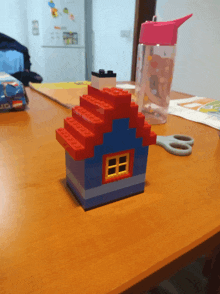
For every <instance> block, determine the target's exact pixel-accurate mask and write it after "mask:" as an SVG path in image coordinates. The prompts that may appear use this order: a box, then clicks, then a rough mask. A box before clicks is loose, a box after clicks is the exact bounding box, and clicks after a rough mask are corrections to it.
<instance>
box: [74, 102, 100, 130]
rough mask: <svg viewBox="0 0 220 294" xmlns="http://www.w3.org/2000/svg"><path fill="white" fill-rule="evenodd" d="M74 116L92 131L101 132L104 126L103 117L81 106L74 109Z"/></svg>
mask: <svg viewBox="0 0 220 294" xmlns="http://www.w3.org/2000/svg"><path fill="white" fill-rule="evenodd" d="M72 116H73V118H75V119H76V120H77V121H79V122H80V123H81V124H82V125H83V126H85V127H86V128H87V129H89V130H90V131H91V132H94V133H100V132H102V130H103V128H104V126H103V125H104V121H103V120H102V119H100V118H99V117H97V116H95V115H94V114H93V113H91V112H89V111H88V110H87V109H85V108H83V107H81V106H76V107H74V108H73V109H72Z"/></svg>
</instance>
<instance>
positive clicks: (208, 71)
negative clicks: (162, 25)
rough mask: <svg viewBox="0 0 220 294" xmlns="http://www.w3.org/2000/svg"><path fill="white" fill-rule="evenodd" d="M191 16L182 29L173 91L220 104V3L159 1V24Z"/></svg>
mask: <svg viewBox="0 0 220 294" xmlns="http://www.w3.org/2000/svg"><path fill="white" fill-rule="evenodd" d="M190 13H193V16H192V17H191V19H189V20H187V21H186V22H185V23H184V24H183V25H182V26H181V27H180V28H179V29H178V42H177V55H176V64H175V69H174V77H173V84H172V90H174V91H179V92H184V93H189V94H192V95H197V96H200V97H209V98H214V99H218V100H220V91H219V90H220V87H219V77H220V66H219V65H220V55H219V52H220V17H219V16H220V1H219V0H157V13H156V14H157V16H158V21H167V20H172V19H177V18H180V17H183V16H185V15H187V14H190Z"/></svg>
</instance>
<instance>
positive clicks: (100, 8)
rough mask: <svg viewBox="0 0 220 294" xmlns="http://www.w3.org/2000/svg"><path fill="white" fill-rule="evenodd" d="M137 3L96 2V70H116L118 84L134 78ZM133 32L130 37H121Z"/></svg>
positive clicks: (99, 0) (94, 43)
mask: <svg viewBox="0 0 220 294" xmlns="http://www.w3.org/2000/svg"><path fill="white" fill-rule="evenodd" d="M135 2H136V1H135V0H120V1H118V0H111V1H108V0H93V31H94V35H93V46H94V49H93V52H94V56H93V58H94V60H93V64H94V71H98V70H99V69H105V70H113V71H114V72H116V73H117V81H126V80H130V79H131V65H132V49H133V30H134V16H135ZM121 30H128V31H129V30H130V37H129V38H123V37H121Z"/></svg>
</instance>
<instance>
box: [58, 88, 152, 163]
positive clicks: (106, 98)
mask: <svg viewBox="0 0 220 294" xmlns="http://www.w3.org/2000/svg"><path fill="white" fill-rule="evenodd" d="M120 118H130V120H129V128H136V129H137V131H136V137H137V138H140V137H142V138H143V143H142V145H143V146H148V145H152V144H156V138H157V136H156V134H155V133H154V132H152V131H151V125H149V124H148V123H147V122H146V121H145V118H144V115H143V114H142V113H140V112H138V105H137V104H136V103H134V102H131V94H130V93H129V92H128V91H124V90H122V89H118V88H111V89H109V88H104V89H103V90H98V89H95V88H93V87H91V86H88V95H83V96H81V97H80V106H75V107H74V108H73V109H72V117H67V118H66V119H65V120H64V128H60V129H58V130H56V138H57V140H58V142H59V143H60V144H61V145H62V146H63V147H64V148H65V150H66V151H67V152H68V153H69V154H70V156H72V157H73V158H74V159H75V160H83V159H85V158H90V157H93V156H94V147H95V146H96V145H100V144H102V143H103V134H104V133H107V132H111V131H112V121H113V120H114V119H120Z"/></svg>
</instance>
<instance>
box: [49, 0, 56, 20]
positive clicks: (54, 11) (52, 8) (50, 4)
mask: <svg viewBox="0 0 220 294" xmlns="http://www.w3.org/2000/svg"><path fill="white" fill-rule="evenodd" d="M48 5H49V6H50V11H51V15H52V16H53V17H58V9H57V8H55V3H54V2H53V0H51V1H50V2H48Z"/></svg>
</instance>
